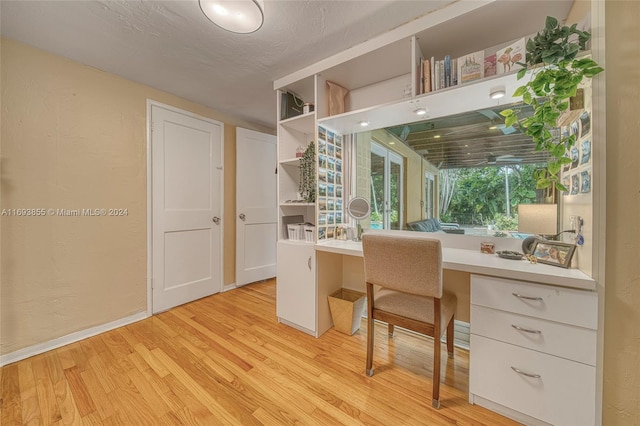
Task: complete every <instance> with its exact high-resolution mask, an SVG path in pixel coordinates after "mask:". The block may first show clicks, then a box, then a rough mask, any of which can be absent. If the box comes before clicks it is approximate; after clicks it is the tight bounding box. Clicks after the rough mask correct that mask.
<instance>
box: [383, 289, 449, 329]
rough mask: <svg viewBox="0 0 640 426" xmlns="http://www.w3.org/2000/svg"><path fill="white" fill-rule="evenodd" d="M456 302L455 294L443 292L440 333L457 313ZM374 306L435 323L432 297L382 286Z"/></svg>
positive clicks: (417, 319)
mask: <svg viewBox="0 0 640 426" xmlns="http://www.w3.org/2000/svg"><path fill="white" fill-rule="evenodd" d="M456 304H457V299H456V296H455V294H452V293H449V292H447V291H445V292H443V293H442V298H441V299H440V312H441V322H440V335H442V334H443V333H444V332H445V330H446V329H447V324H449V321H450V320H451V317H452V316H453V314H454V313H455V310H456ZM373 306H374V308H375V309H380V310H383V311H387V312H393V313H394V314H397V315H401V316H403V317H406V318H411V319H413V320H416V321H422V322H426V323H429V324H433V323H434V318H433V298H431V297H425V296H416V295H415V294H407V293H403V292H400V291H395V290H390V289H388V288H381V289H380V290H378V291H377V292H376V294H375V296H374V303H373Z"/></svg>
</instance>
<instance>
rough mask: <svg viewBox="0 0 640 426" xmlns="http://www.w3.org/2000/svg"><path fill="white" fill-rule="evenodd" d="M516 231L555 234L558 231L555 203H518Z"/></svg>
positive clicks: (556, 206)
mask: <svg viewBox="0 0 640 426" xmlns="http://www.w3.org/2000/svg"><path fill="white" fill-rule="evenodd" d="M518 231H519V232H522V233H525V234H538V235H555V234H557V233H558V205H557V204H519V205H518Z"/></svg>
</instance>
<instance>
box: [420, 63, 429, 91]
mask: <svg viewBox="0 0 640 426" xmlns="http://www.w3.org/2000/svg"><path fill="white" fill-rule="evenodd" d="M421 68H422V93H429V92H431V64H430V63H429V59H423V60H422V67H421Z"/></svg>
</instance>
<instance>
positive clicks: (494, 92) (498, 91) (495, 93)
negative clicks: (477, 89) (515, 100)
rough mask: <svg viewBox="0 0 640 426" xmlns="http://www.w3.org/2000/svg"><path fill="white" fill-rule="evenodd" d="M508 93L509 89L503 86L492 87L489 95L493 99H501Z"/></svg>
mask: <svg viewBox="0 0 640 426" xmlns="http://www.w3.org/2000/svg"><path fill="white" fill-rule="evenodd" d="M506 94H507V91H506V90H504V89H503V88H501V87H499V88H495V89H491V91H490V92H489V96H490V97H491V99H500V98H502V97H503V96H504V95H506Z"/></svg>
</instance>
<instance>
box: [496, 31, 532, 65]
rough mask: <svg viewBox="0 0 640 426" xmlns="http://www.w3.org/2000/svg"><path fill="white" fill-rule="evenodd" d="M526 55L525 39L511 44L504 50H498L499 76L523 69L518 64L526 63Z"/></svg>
mask: <svg viewBox="0 0 640 426" xmlns="http://www.w3.org/2000/svg"><path fill="white" fill-rule="evenodd" d="M525 54H526V48H525V41H524V37H523V38H521V39H519V40H517V41H515V42H513V43H511V44H510V45H509V46H507V47H505V48H504V49H500V50H498V51H497V52H496V68H497V74H504V73H506V72H509V71H513V70H517V69H520V68H522V65H518V62H524V61H525Z"/></svg>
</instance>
